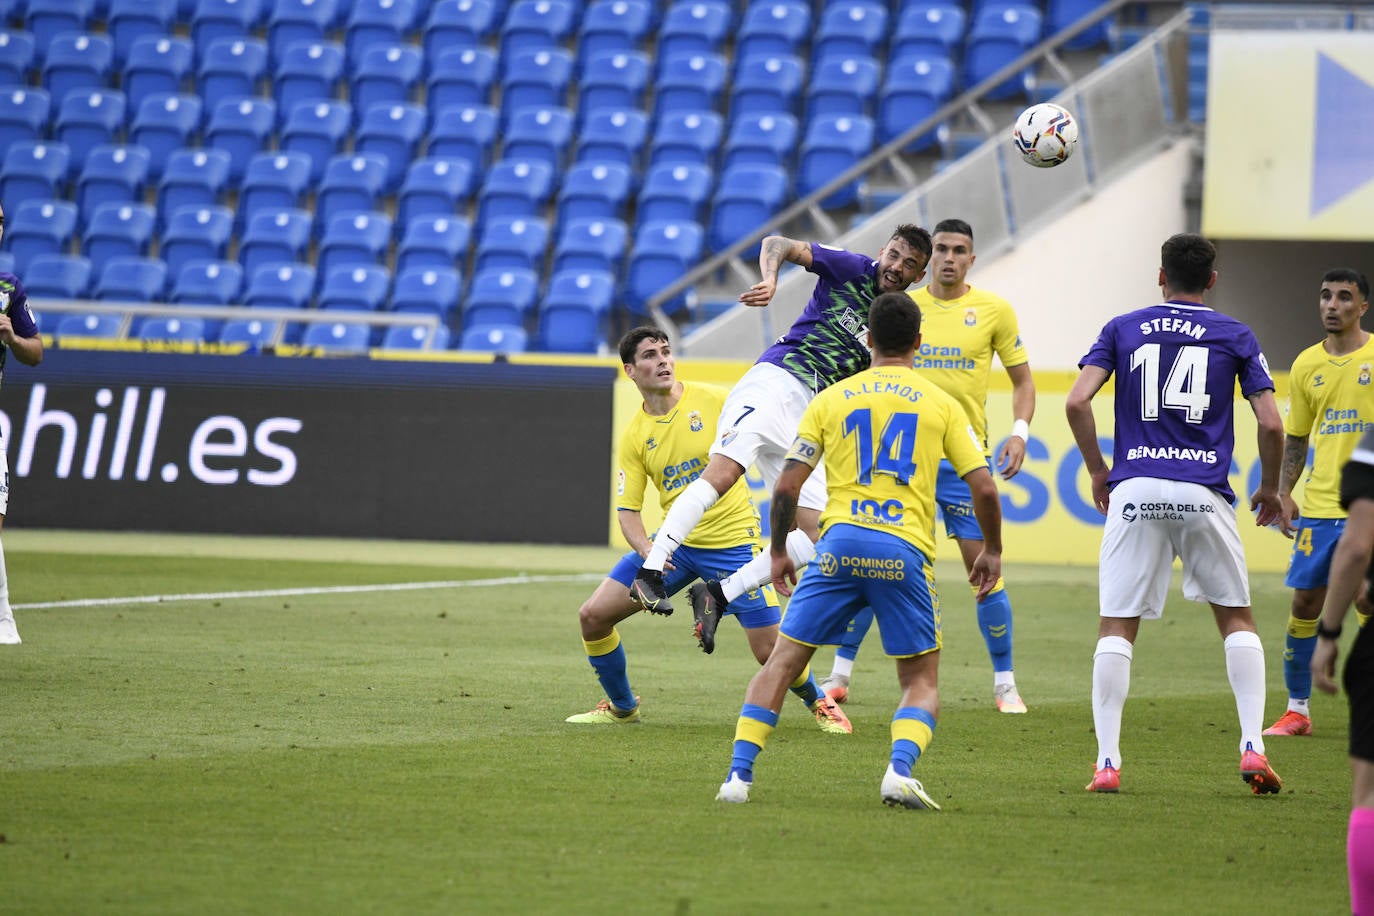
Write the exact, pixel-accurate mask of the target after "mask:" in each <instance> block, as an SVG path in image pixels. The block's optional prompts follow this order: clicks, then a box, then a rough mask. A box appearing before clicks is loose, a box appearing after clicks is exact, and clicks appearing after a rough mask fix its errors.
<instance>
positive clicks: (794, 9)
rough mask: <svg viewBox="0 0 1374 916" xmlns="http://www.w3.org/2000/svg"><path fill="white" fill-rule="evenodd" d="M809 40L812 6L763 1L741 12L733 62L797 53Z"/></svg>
mask: <svg viewBox="0 0 1374 916" xmlns="http://www.w3.org/2000/svg"><path fill="white" fill-rule="evenodd" d="M810 37H811V7H810V5H809V4H806V3H802V2H800V0H763V2H758V3H750V4H749V5H748V7H746V8H745V10H744V18H743V20H742V21H741V22H740V27H739V32H738V34H737V35H736V37H735V54H734V57H735V60H736V61H738V62H740V63H743V62H744V61H747V60H749V59H750V58H751V57H761V56H762V57H779V56H790V55H794V54H800V53H801V50H802V48H803V46H804V45H805V44H806V42H807V41H808V40H809V39H810Z"/></svg>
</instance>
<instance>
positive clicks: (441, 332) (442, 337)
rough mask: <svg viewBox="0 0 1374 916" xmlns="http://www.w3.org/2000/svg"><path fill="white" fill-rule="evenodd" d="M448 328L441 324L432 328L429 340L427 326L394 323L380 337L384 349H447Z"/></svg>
mask: <svg viewBox="0 0 1374 916" xmlns="http://www.w3.org/2000/svg"><path fill="white" fill-rule="evenodd" d="M448 340H449V330H448V328H446V327H444V326H443V325H439V327H437V328H435V329H434V339H433V340H432V341H431V340H430V330H429V328H424V327H420V326H419V325H413V326H409V327H407V326H405V325H395V326H393V327H389V328H387V329H386V334H385V336H383V337H382V349H384V350H447V349H448Z"/></svg>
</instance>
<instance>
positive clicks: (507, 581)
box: [14, 573, 604, 611]
mask: <svg viewBox="0 0 1374 916" xmlns="http://www.w3.org/2000/svg"><path fill="white" fill-rule="evenodd" d="M602 578H604V576H601V575H598V574H595V573H572V574H569V575H562V576H507V577H504V578H501V579H453V580H448V581H443V582H396V583H392V584H388V585H331V586H326V587H320V588H273V589H260V590H256V591H244V592H201V593H199V594H190V595H133V596H130V597H127V598H77V599H74V600H72V601H37V602H34V603H32V604H16V605H14V609H15V610H16V611H36V610H44V609H47V608H65V607H107V606H109V605H115V604H162V603H164V602H168V601H219V600H224V599H232V598H285V597H289V596H293V595H347V594H357V593H362V592H414V591H422V590H425V589H436V588H490V587H493V586H497V585H531V584H537V583H541V582H591V581H594V580H599V579H602Z"/></svg>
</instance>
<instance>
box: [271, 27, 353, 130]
mask: <svg viewBox="0 0 1374 916" xmlns="http://www.w3.org/2000/svg"><path fill="white" fill-rule="evenodd" d="M276 61H277V62H276V65H275V67H274V68H273V72H272V97H273V98H274V99H276V101H277V109H278V111H280V112H281V113H282V115H283V116H285V115H286V114H288V113H289V112H291V111H292V110H294V109H295V108H296V106H298V105H300V104H301V103H303V102H318V101H328V100H330V99H333V98H334V94H335V90H336V89H337V88H338V86H339V80H340V79H341V78H342V77H343V71H344V49H343V45H341V44H336V43H335V42H332V41H300V42H294V43H292V44H289V45H287V46H286V47H285V48H283V49H282V50H281V53H280V55H279V56H278V57H277V58H276Z"/></svg>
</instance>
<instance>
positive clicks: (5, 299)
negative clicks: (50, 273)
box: [0, 271, 38, 337]
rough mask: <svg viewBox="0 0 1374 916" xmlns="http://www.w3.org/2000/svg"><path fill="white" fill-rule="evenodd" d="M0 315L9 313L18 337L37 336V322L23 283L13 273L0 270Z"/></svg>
mask: <svg viewBox="0 0 1374 916" xmlns="http://www.w3.org/2000/svg"><path fill="white" fill-rule="evenodd" d="M0 315H9V316H10V323H11V324H13V325H14V333H15V334H17V335H18V336H20V337H37V336H38V322H37V321H35V320H34V317H33V311H32V310H31V309H30V308H29V297H28V295H27V294H26V293H25V292H24V284H22V283H20V282H19V278H18V277H16V276H15V275H14V274H10V273H5V272H4V271H0Z"/></svg>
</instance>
